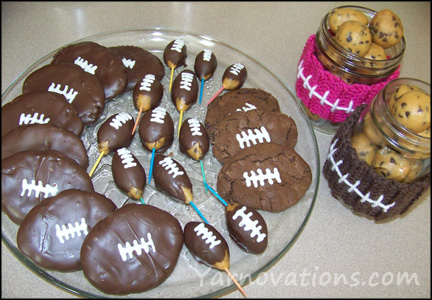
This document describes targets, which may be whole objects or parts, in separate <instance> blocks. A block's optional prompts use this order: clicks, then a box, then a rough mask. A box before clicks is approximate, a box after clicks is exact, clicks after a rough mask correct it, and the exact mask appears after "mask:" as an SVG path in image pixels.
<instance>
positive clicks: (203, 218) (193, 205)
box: [189, 201, 209, 224]
mask: <svg viewBox="0 0 432 300" xmlns="http://www.w3.org/2000/svg"><path fill="white" fill-rule="evenodd" d="M189 204H190V205H191V206H192V207H193V209H195V211H196V212H197V213H198V215H199V216H200V218H201V219H202V220H203V221H204V222H205V223H206V224H208V223H209V222H208V221H207V219H206V218H205V217H204V215H203V214H202V213H201V211H200V210H199V209H198V207H197V206H196V205H195V203H193V202H192V201H189Z"/></svg>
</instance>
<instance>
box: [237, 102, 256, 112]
mask: <svg viewBox="0 0 432 300" xmlns="http://www.w3.org/2000/svg"><path fill="white" fill-rule="evenodd" d="M254 109H257V108H256V106H255V105H252V104H250V103H245V106H243V107H242V108H237V110H236V111H244V112H247V111H250V110H254Z"/></svg>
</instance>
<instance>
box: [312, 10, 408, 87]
mask: <svg viewBox="0 0 432 300" xmlns="http://www.w3.org/2000/svg"><path fill="white" fill-rule="evenodd" d="M339 8H349V9H354V10H357V11H360V12H362V13H363V14H364V15H365V16H366V17H367V18H368V20H369V22H370V20H371V19H372V18H373V17H374V16H375V14H376V13H377V12H376V11H375V10H372V9H369V8H366V7H361V6H340V7H336V8H335V9H339ZM333 10H334V9H332V11H333ZM330 12H331V11H330ZM330 12H328V13H327V14H326V15H325V16H324V18H323V19H322V21H321V24H320V27H319V28H318V30H317V32H316V43H315V55H316V56H317V58H318V59H319V61H320V62H321V63H322V64H323V66H324V68H326V69H327V70H328V71H329V72H331V73H332V74H334V75H336V76H338V77H339V78H341V79H342V80H344V81H345V82H346V83H349V84H353V83H360V84H366V85H371V84H376V83H379V82H382V81H383V80H385V79H386V78H387V77H389V76H390V75H391V74H392V73H393V72H394V71H395V70H396V69H397V67H398V66H399V65H400V63H401V61H402V58H403V55H404V52H405V46H406V44H405V38H404V37H402V39H401V40H400V41H399V43H397V44H396V45H394V46H392V47H390V48H387V49H384V50H385V52H386V55H387V59H386V60H373V59H368V58H364V57H360V56H358V55H355V54H354V53H351V52H350V51H348V50H346V49H345V48H344V47H342V46H341V45H339V44H338V43H337V42H336V39H335V38H334V35H335V33H334V32H332V31H331V29H330V26H329V18H330Z"/></svg>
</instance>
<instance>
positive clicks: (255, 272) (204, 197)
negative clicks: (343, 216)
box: [1, 29, 320, 298]
mask: <svg viewBox="0 0 432 300" xmlns="http://www.w3.org/2000/svg"><path fill="white" fill-rule="evenodd" d="M179 37H181V38H183V40H184V41H185V44H186V46H187V60H186V66H182V67H179V68H177V69H175V72H174V78H175V76H176V75H177V74H178V73H180V72H181V71H182V70H184V69H185V68H188V69H191V70H193V66H194V62H195V57H196V55H197V54H198V53H199V52H201V51H202V50H204V49H211V50H212V51H213V53H214V54H215V55H216V58H217V60H218V67H217V69H216V72H215V74H214V76H213V77H212V78H211V79H210V80H208V81H206V82H205V83H204V89H203V99H202V104H201V106H199V105H198V101H197V103H196V104H194V105H193V106H192V107H191V108H190V109H189V110H188V111H186V112H185V114H184V119H186V118H188V117H197V118H198V119H199V120H200V121H202V122H204V119H205V115H206V103H207V102H208V101H209V100H210V98H211V97H212V96H213V95H214V94H215V93H216V92H217V91H218V90H219V88H220V87H221V86H222V85H221V84H222V75H223V72H224V71H225V69H226V68H227V67H228V66H230V65H231V64H234V63H236V62H240V63H242V64H244V65H245V66H246V68H247V71H248V77H247V80H246V82H245V84H244V85H243V87H249V88H260V89H263V90H265V91H267V92H269V93H271V94H272V95H273V96H275V97H276V98H277V99H278V101H279V104H280V107H281V111H282V112H283V113H286V114H288V115H289V116H291V117H292V118H293V119H294V120H295V122H296V124H297V128H298V136H299V138H298V143H297V145H296V147H295V150H296V151H297V152H298V153H299V154H300V155H301V156H302V157H303V159H304V160H305V161H306V162H307V163H308V164H309V166H310V167H311V170H312V177H313V178H312V184H311V185H310V187H309V189H308V190H307V192H306V194H305V195H304V197H303V198H302V199H301V200H300V201H299V202H298V203H297V204H296V205H295V206H293V207H291V208H288V209H287V210H285V211H283V212H280V213H270V212H265V211H260V213H261V214H262V216H263V218H264V219H265V221H266V223H267V227H268V240H269V243H268V247H267V249H266V251H265V252H264V253H262V254H260V255H254V254H248V253H245V252H243V251H242V250H241V249H240V248H239V247H238V246H237V245H235V244H234V242H233V241H232V240H231V239H230V237H229V234H228V232H227V229H226V224H225V207H224V206H223V205H222V203H221V202H220V201H219V200H218V199H217V198H216V197H214V196H213V195H212V194H211V193H206V191H205V188H204V185H203V183H202V175H201V168H200V164H199V163H197V162H194V161H193V160H192V159H190V158H189V157H187V156H186V155H185V154H182V153H180V151H179V144H178V139H177V138H175V140H174V143H173V145H172V146H171V147H170V148H169V149H168V150H167V151H166V152H165V154H166V155H167V154H170V153H172V154H173V158H174V159H176V160H177V161H179V162H180V163H181V164H182V165H183V167H184V168H185V169H186V172H187V173H188V175H189V177H190V179H191V181H192V184H193V194H194V203H195V204H196V205H197V207H198V208H199V209H200V210H201V212H202V213H203V215H204V216H205V217H206V218H207V220H208V221H209V223H210V224H211V225H213V226H214V227H216V228H217V229H218V230H219V232H220V233H221V234H222V235H223V236H224V237H225V239H226V241H227V242H228V245H229V249H230V263H231V266H230V271H231V273H232V274H233V275H234V277H236V278H237V280H238V281H239V283H240V284H241V285H246V284H248V283H249V282H251V281H252V280H254V279H255V278H256V277H258V276H259V275H260V273H262V272H265V271H267V270H269V269H270V268H271V267H272V266H273V265H275V264H276V263H277V262H278V260H279V259H280V258H281V257H282V256H283V255H284V254H285V253H287V252H288V251H289V249H290V248H291V246H292V245H293V243H294V242H295V241H296V239H297V238H298V236H299V235H300V234H301V232H302V230H303V229H304V227H305V226H306V223H307V221H308V219H309V217H310V215H311V213H312V210H313V207H314V204H315V201H316V197H317V192H318V185H319V175H320V162H319V151H318V144H317V141H316V138H315V133H314V131H313V128H312V126H311V124H310V122H309V120H308V118H307V117H306V115H305V113H304V111H303V109H302V108H301V106H300V105H299V100H298V99H297V98H296V96H295V93H294V92H293V91H292V90H291V88H290V87H288V86H287V85H286V84H284V83H283V82H282V80H280V79H279V78H278V77H277V76H275V75H274V74H273V73H272V72H271V71H270V70H268V69H267V68H266V67H264V66H263V65H261V64H260V63H259V62H258V61H257V60H256V59H254V58H251V57H250V56H248V55H247V54H245V53H244V52H242V51H239V50H237V49H235V48H233V47H231V46H229V45H227V44H225V43H223V42H221V41H218V40H215V39H213V38H211V37H208V36H203V35H196V34H193V33H186V32H179V31H173V30H166V29H136V30H122V31H115V32H109V33H104V34H98V35H94V36H91V37H87V38H84V39H81V40H79V41H75V42H73V43H71V44H74V43H77V42H80V41H93V42H96V43H99V44H101V45H103V46H106V47H111V46H122V45H133V46H138V47H142V48H144V49H146V50H147V51H150V52H152V53H153V54H155V55H156V56H157V57H159V59H161V61H162V62H163V59H162V54H163V50H164V48H165V46H166V45H167V44H168V43H169V42H171V41H172V40H174V39H176V38H179ZM58 50H59V49H57V50H55V51H53V52H52V53H50V54H48V55H46V56H45V57H43V58H42V59H40V60H39V61H37V62H36V63H35V64H33V65H32V66H31V67H29V68H28V69H27V70H26V71H24V72H23V73H22V74H21V75H20V76H19V77H18V78H17V79H16V80H15V81H14V82H13V83H12V84H11V86H10V87H9V88H8V89H7V90H6V91H5V92H4V94H3V95H2V102H1V103H2V106H3V105H4V104H5V103H7V102H9V101H11V100H13V99H14V98H15V97H17V96H19V95H21V92H22V84H23V82H24V80H25V78H26V77H27V76H28V75H29V74H30V73H32V72H33V71H35V70H37V69H39V68H41V67H42V66H44V65H46V64H49V63H50V62H51V60H52V58H53V56H54V54H55V53H56V52H57V51H58ZM164 66H165V64H164ZM165 68H166V69H165V77H164V78H163V80H162V84H163V85H164V90H165V91H164V96H163V99H162V103H161V106H163V107H165V108H166V109H167V110H168V112H169V113H170V114H171V117H172V118H173V120H174V124H175V132H177V125H178V121H179V113H178V112H177V110H176V109H175V107H174V105H173V104H172V102H171V98H170V97H169V93H168V85H169V76H170V69H169V68H168V67H166V66H165ZM199 84H201V83H199ZM223 93H225V91H224V92H222V94H223ZM120 111H126V112H129V113H131V114H132V115H133V116H134V118H135V120H136V118H137V115H138V111H137V110H136V109H135V108H134V106H133V102H132V92H126V93H123V94H122V95H120V96H118V97H116V98H115V99H113V100H110V101H109V102H107V103H106V105H105V110H104V113H103V115H102V117H101V118H100V119H99V120H98V121H97V122H96V123H95V124H92V125H90V126H87V127H86V129H85V131H84V133H83V135H82V136H81V138H82V140H83V143H84V145H85V147H86V149H87V153H88V156H89V161H90V163H89V170H87V171H90V169H91V167H92V166H93V164H94V163H95V162H96V160H97V158H98V155H99V153H98V150H97V138H96V134H97V130H98V129H99V127H100V126H101V125H102V123H103V122H104V121H105V120H106V119H107V118H108V117H109V116H111V115H113V114H114V113H117V112H120ZM129 150H130V151H131V152H132V153H133V154H134V155H135V156H136V157H137V158H138V159H139V160H140V162H141V164H142V165H143V167H144V169H145V170H146V173H147V177H148V172H149V166H150V158H151V153H150V152H148V151H145V150H144V149H143V148H142V146H141V142H140V140H139V135H138V133H136V134H135V136H134V140H133V142H132V144H131V145H130V146H129ZM111 160H112V153H111V154H109V155H106V156H105V157H103V158H102V160H101V162H100V163H99V165H98V167H97V169H96V171H95V173H94V174H93V176H92V180H93V183H94V187H95V190H96V192H98V193H101V194H104V195H106V196H107V197H108V198H110V199H111V200H113V201H114V202H115V203H116V204H117V206H118V207H121V206H122V205H124V204H125V203H128V202H130V201H133V200H130V199H129V198H128V197H127V196H126V195H125V194H123V193H122V192H120V190H118V189H117V187H116V186H115V183H114V180H113V178H112V175H111ZM203 164H204V170H205V173H206V179H207V182H208V184H209V185H210V186H211V187H213V188H216V182H217V174H218V172H219V170H220V168H221V164H220V163H219V162H218V161H217V160H216V159H215V158H214V157H213V156H212V149H210V150H209V152H208V153H207V155H206V156H205V158H204V160H203ZM144 201H145V203H147V204H148V205H154V206H156V207H159V208H161V209H164V210H166V211H168V212H170V213H171V214H172V215H174V216H175V217H176V218H177V219H178V220H179V222H180V224H181V225H182V227H184V226H185V225H186V223H187V222H189V221H201V219H200V217H199V216H198V214H197V213H196V212H195V211H194V210H193V208H192V207H191V206H187V205H184V204H182V203H178V202H175V201H173V200H172V199H169V198H168V197H166V196H164V195H163V194H161V193H160V192H159V191H158V190H157V189H156V187H155V185H154V180H152V182H151V183H150V184H147V185H146V189H145V192H144ZM1 222H2V240H3V242H4V243H5V244H6V246H7V247H8V248H9V249H10V250H11V252H13V253H14V254H15V256H16V257H17V258H18V260H19V261H20V262H22V263H23V264H24V265H26V266H27V267H28V268H29V269H30V270H32V271H33V272H35V273H36V274H37V275H38V276H40V277H42V278H43V279H46V280H47V281H49V282H51V283H52V284H54V285H56V286H58V287H60V288H62V289H64V290H66V291H69V292H71V293H73V294H75V295H79V296H83V297H107V298H111V297H115V298H137V297H145V298H155V297H158V298H160V297H163V298H167V297H170V298H174V297H175V298H179V297H181V298H183V297H184V298H191V297H220V296H223V295H225V294H228V293H230V292H232V291H235V290H236V289H237V287H236V286H235V285H234V283H233V282H232V281H231V279H230V278H229V277H228V275H227V274H226V273H225V272H221V271H218V270H215V269H212V268H209V267H207V266H205V265H202V264H199V263H198V262H197V261H196V260H195V259H194V258H193V257H192V255H191V254H190V253H189V251H188V250H187V248H186V247H185V246H184V247H183V249H182V251H181V253H180V257H179V260H178V263H177V265H176V267H175V269H174V271H173V273H172V274H171V276H170V277H169V278H168V279H167V280H166V281H165V282H164V283H162V284H161V285H160V286H158V287H156V288H154V289H152V290H149V291H147V292H145V293H142V294H129V295H125V296H120V297H119V296H114V295H107V294H104V293H102V292H100V291H99V290H98V289H97V288H95V287H94V286H92V285H91V284H90V283H89V281H87V279H86V278H85V277H84V275H83V273H82V271H76V272H69V273H63V272H56V271H50V270H46V269H43V268H40V267H38V266H37V265H36V264H34V263H33V262H32V261H31V260H30V259H28V258H27V257H26V256H24V255H23V254H21V253H20V251H19V250H18V247H17V244H16V233H17V230H18V226H17V225H16V224H14V223H13V222H11V221H10V220H9V218H8V217H7V215H6V214H5V213H4V212H2V218H1ZM131 276H133V274H131ZM248 296H249V297H253V295H248Z"/></svg>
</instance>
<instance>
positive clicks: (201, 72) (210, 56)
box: [194, 49, 217, 105]
mask: <svg viewBox="0 0 432 300" xmlns="http://www.w3.org/2000/svg"><path fill="white" fill-rule="evenodd" d="M216 68H217V59H216V56H215V55H214V53H213V51H211V50H209V49H204V50H203V51H201V52H200V53H198V55H197V56H196V58H195V65H194V70H195V75H196V76H197V77H198V79H199V80H200V81H201V88H200V96H199V105H201V100H202V91H203V87H204V81H207V80H209V79H210V78H211V77H212V76H213V74H214V72H215V70H216Z"/></svg>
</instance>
